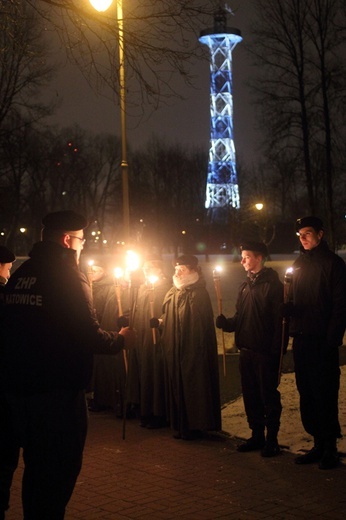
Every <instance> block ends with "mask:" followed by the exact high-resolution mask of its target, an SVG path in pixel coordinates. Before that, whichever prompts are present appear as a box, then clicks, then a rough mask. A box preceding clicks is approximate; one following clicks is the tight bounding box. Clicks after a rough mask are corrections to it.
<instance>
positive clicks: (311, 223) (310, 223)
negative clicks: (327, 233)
mask: <svg viewBox="0 0 346 520" xmlns="http://www.w3.org/2000/svg"><path fill="white" fill-rule="evenodd" d="M304 227H312V228H314V229H315V230H316V231H320V230H321V229H323V227H324V226H323V222H322V220H321V219H320V218H318V217H313V216H309V217H302V218H298V220H297V222H296V231H299V230H300V229H302V228H304Z"/></svg>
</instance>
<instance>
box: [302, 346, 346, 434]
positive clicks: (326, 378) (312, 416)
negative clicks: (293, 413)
mask: <svg viewBox="0 0 346 520" xmlns="http://www.w3.org/2000/svg"><path fill="white" fill-rule="evenodd" d="M293 357H294V368H295V374H296V384H297V389H298V392H299V396H300V415H301V419H302V423H303V426H304V429H305V430H306V431H307V432H308V433H309V434H310V435H312V436H313V437H315V438H316V439H318V440H324V439H336V438H338V437H340V436H341V431H340V424H339V419H338V395H339V386H340V367H339V349H338V347H332V348H328V347H327V345H326V342H325V341H323V340H321V339H320V338H311V337H309V338H306V337H305V338H304V337H296V338H294V340H293Z"/></svg>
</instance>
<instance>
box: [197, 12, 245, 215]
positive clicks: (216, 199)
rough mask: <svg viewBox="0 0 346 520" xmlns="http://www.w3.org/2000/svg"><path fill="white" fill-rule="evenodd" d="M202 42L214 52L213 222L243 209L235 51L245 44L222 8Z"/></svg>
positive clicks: (210, 195) (210, 174) (210, 190)
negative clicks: (235, 120) (235, 111)
mask: <svg viewBox="0 0 346 520" xmlns="http://www.w3.org/2000/svg"><path fill="white" fill-rule="evenodd" d="M199 41H200V42H201V43H203V44H205V45H207V46H208V47H209V50H210V148H209V163H208V177H207V189H206V200H205V207H206V208H207V210H208V213H209V215H210V217H211V221H216V220H220V217H221V214H223V215H224V214H225V212H224V210H225V209H226V210H228V209H229V208H234V209H239V208H240V199H239V189H238V177H237V171H236V158H235V146H234V140H233V96H232V51H233V49H234V48H235V46H236V45H237V43H239V42H241V41H242V36H241V32H240V31H239V29H235V28H233V27H227V15H226V11H225V9H223V8H220V9H219V10H218V11H217V12H216V14H215V16H214V27H213V28H212V29H205V30H203V31H202V32H201V34H200V38H199Z"/></svg>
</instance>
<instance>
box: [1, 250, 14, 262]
mask: <svg viewBox="0 0 346 520" xmlns="http://www.w3.org/2000/svg"><path fill="white" fill-rule="evenodd" d="M15 259H16V257H15V255H14V254H13V253H12V251H10V250H9V249H7V247H5V246H0V264H10V263H11V262H14V261H15Z"/></svg>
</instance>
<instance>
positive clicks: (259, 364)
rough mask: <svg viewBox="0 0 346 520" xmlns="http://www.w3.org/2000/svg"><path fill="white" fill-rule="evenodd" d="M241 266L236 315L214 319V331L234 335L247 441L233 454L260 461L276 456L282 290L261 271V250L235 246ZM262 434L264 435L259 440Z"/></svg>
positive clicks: (263, 258)
mask: <svg viewBox="0 0 346 520" xmlns="http://www.w3.org/2000/svg"><path fill="white" fill-rule="evenodd" d="M241 255H242V256H241V264H242V266H243V267H244V269H245V271H246V272H247V280H246V281H245V282H244V283H243V284H242V285H241V287H240V291H239V295H238V299H237V303H236V313H235V314H234V316H232V317H231V318H226V317H225V316H224V315H223V314H221V315H220V316H217V318H216V326H217V327H218V328H219V329H222V330H224V331H225V332H234V331H235V343H236V346H237V348H238V349H239V351H240V354H239V369H240V376H241V386H242V393H243V400H244V406H245V412H246V416H247V420H248V423H249V427H250V429H251V430H252V435H251V437H250V438H249V439H248V440H247V441H245V442H244V443H242V444H240V445H239V446H238V451H240V452H247V451H255V450H261V455H262V456H263V457H273V456H276V455H278V454H279V453H280V448H279V444H278V439H277V436H278V432H279V428H280V417H281V411H282V406H281V396H280V392H279V391H278V371H279V363H280V351H281V321H282V320H281V319H280V313H279V308H280V304H281V303H282V302H283V284H282V283H281V282H280V280H279V276H278V274H277V272H276V271H274V270H273V269H271V268H268V267H265V261H266V258H267V257H268V249H267V246H266V245H265V244H264V243H262V242H246V243H244V244H243V245H242V246H241ZM265 430H266V435H265Z"/></svg>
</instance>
